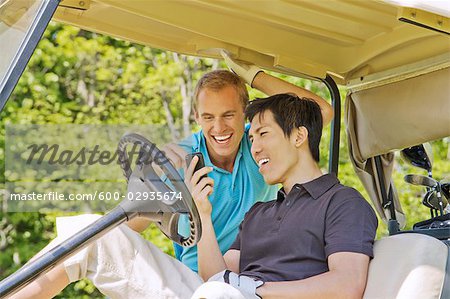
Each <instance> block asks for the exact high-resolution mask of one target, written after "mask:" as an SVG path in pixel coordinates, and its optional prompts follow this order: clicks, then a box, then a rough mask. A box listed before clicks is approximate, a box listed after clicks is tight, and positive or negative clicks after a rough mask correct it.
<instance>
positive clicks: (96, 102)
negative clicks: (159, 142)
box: [0, 23, 450, 298]
mask: <svg viewBox="0 0 450 299" xmlns="http://www.w3.org/2000/svg"><path fill="white" fill-rule="evenodd" d="M217 68H226V66H225V64H224V63H223V62H222V61H219V60H214V59H201V58H197V57H187V56H183V55H180V54H177V53H171V52H168V51H163V50H157V49H151V48H149V47H144V46H141V45H136V44H132V43H130V42H127V41H122V40H117V39H113V38H110V37H107V36H102V35H99V34H95V33H90V32H86V31H83V30H81V29H79V28H75V27H71V26H66V25H61V24H57V23H50V25H49V27H48V29H47V31H46V32H45V34H44V37H43V39H42V40H41V42H40V43H39V46H38V48H37V49H36V51H35V53H34V55H33V57H32V58H31V60H30V63H29V64H28V67H27V69H26V70H25V72H24V74H23V75H22V78H21V79H20V81H19V83H18V85H17V87H16V88H15V90H14V93H13V95H12V96H11V98H10V99H9V102H8V103H7V105H6V107H5V108H4V110H3V111H2V112H1V114H0V167H1V171H0V191H2V192H3V193H4V192H5V191H4V189H5V175H4V173H5V171H4V168H5V151H4V148H5V125H6V124H111V125H112V124H133V125H149V124H158V125H163V126H166V127H168V128H169V129H170V132H171V133H170V134H171V136H170V137H171V138H172V140H173V141H176V140H179V139H180V138H182V137H183V136H186V135H187V134H189V133H190V132H192V131H195V130H196V129H198V128H197V127H196V125H195V123H194V120H193V118H192V116H191V111H190V101H191V98H192V93H193V88H194V86H195V83H196V81H197V80H198V78H200V76H201V75H202V74H204V73H205V72H207V71H210V70H212V69H217ZM275 75H277V76H280V77H282V78H284V79H285V80H289V81H290V82H292V83H294V84H297V85H299V86H302V87H305V88H307V89H310V90H312V91H313V92H315V93H317V94H319V95H321V96H322V97H324V98H327V99H329V94H328V92H327V90H326V88H325V86H324V85H322V84H321V83H318V82H314V81H309V80H305V79H299V78H294V77H287V76H283V75H278V74H275ZM345 93H346V90H345V88H341V95H342V101H344V100H345ZM250 96H251V98H254V97H258V96H263V94H261V93H259V92H257V91H255V90H250ZM342 107H344V102H343V104H342ZM342 119H343V117H342ZM342 122H343V121H342ZM343 125H344V124H343V123H342V126H343ZM147 137H148V138H149V139H151V136H147ZM329 137H330V128H329V127H327V128H326V129H325V130H324V134H323V140H322V144H321V163H320V165H321V167H322V168H323V169H324V170H326V169H327V165H328V147H329V146H328V143H329ZM432 147H433V151H434V161H435V163H434V176H435V178H437V179H443V178H444V177H445V176H446V175H447V176H448V174H450V163H448V160H449V159H450V150H449V139H448V138H447V139H444V140H438V141H434V142H432ZM407 173H418V174H426V173H425V171H424V170H420V169H417V168H413V167H412V166H410V165H408V164H407V163H405V162H404V161H402V160H401V159H397V163H396V165H395V174H394V179H395V184H396V186H397V190H398V192H399V195H400V198H401V202H402V205H403V208H404V210H405V212H406V215H407V228H410V227H411V226H412V225H413V224H414V223H415V222H418V221H420V220H424V219H426V218H427V217H429V211H428V210H427V209H426V208H425V207H424V206H422V205H421V204H420V201H421V196H422V195H423V193H424V188H419V187H409V186H407V185H406V184H405V183H404V182H403V176H404V175H405V174H407ZM339 179H340V180H341V182H342V183H343V184H345V185H348V186H352V187H354V188H356V189H358V190H359V191H360V192H361V193H362V194H363V195H364V196H365V197H366V198H368V197H367V193H366V192H365V190H364V189H363V188H362V185H361V183H360V181H359V179H358V178H357V176H356V175H355V173H354V171H353V168H352V166H351V162H350V160H349V157H348V151H347V141H346V136H345V132H344V130H341V143H340V159H339ZM1 198H2V200H3V196H2V197H1ZM1 203H2V204H1V205H0V207H1V210H0V252H1V253H0V279H2V278H4V277H6V276H8V275H9V274H11V273H13V272H14V271H15V270H17V269H18V268H19V267H20V266H22V265H23V264H24V263H25V262H26V261H27V260H29V259H30V258H31V257H32V256H33V255H35V254H36V253H37V252H38V251H39V250H40V249H42V248H43V247H44V246H45V245H46V244H47V243H48V242H49V241H50V240H52V239H53V238H54V237H55V232H54V222H55V217H56V216H58V215H60V214H61V213H47V214H43V213H37V212H36V213H5V210H6V209H5V202H4V201H3V202H1ZM65 215H67V214H65ZM386 233H387V229H386V226H385V225H384V224H382V223H380V226H379V229H378V238H379V237H382V236H384V235H386ZM143 235H144V237H145V238H147V239H148V240H150V241H151V242H153V243H155V244H156V245H157V246H158V247H159V248H161V249H162V250H163V251H164V252H166V253H168V254H171V255H173V248H172V244H171V242H170V241H169V240H168V239H167V238H166V237H164V236H163V235H162V234H161V233H160V232H159V230H158V229H157V228H156V227H154V226H151V227H150V228H148V229H147V230H146V231H145V232H144V233H143ZM97 297H98V298H103V296H102V295H101V294H100V293H99V292H98V291H97V290H96V289H95V287H94V286H93V285H92V284H91V283H90V282H88V281H85V280H83V281H79V282H76V283H73V284H71V285H70V286H69V287H67V288H66V289H65V290H64V291H63V292H62V293H61V294H60V295H59V296H58V297H57V298H97Z"/></svg>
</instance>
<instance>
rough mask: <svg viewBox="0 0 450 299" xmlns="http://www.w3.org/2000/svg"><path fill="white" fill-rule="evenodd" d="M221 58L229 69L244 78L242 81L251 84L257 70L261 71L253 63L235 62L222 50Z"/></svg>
mask: <svg viewBox="0 0 450 299" xmlns="http://www.w3.org/2000/svg"><path fill="white" fill-rule="evenodd" d="M220 54H221V55H222V57H223V59H225V62H226V64H227V65H228V67H229V68H230V69H231V71H232V72H233V73H235V74H236V75H238V76H239V77H241V78H242V79H244V81H245V82H246V83H247V84H248V85H250V86H252V83H253V80H254V79H255V77H256V75H257V74H258V73H259V72H262V71H263V70H261V69H260V68H259V67H257V66H256V65H254V64H245V63H242V62H239V63H238V62H236V61H234V60H233V59H231V57H230V56H229V55H228V53H227V52H225V51H224V50H221V51H220Z"/></svg>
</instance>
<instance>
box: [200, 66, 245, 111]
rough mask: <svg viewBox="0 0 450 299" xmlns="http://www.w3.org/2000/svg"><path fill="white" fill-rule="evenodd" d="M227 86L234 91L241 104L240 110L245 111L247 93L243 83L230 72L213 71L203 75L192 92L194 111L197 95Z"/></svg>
mask: <svg viewBox="0 0 450 299" xmlns="http://www.w3.org/2000/svg"><path fill="white" fill-rule="evenodd" d="M227 86H232V87H234V88H235V89H236V91H237V93H238V95H239V99H240V100H241V103H242V108H243V109H245V108H246V107H247V105H248V92H247V88H246V87H245V83H244V81H243V80H242V79H241V78H240V77H239V76H238V75H236V74H234V73H232V72H230V71H227V70H215V71H212V72H209V73H206V74H204V75H203V76H202V77H201V78H200V80H199V81H198V82H197V85H196V86H195V90H194V101H193V108H194V111H197V103H198V95H199V94H200V92H201V91H202V90H204V89H210V90H213V91H219V90H221V89H223V88H225V87H227Z"/></svg>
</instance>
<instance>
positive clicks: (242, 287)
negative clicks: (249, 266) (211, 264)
mask: <svg viewBox="0 0 450 299" xmlns="http://www.w3.org/2000/svg"><path fill="white" fill-rule="evenodd" d="M208 281H220V282H225V283H228V284H229V285H231V286H232V287H234V288H235V289H237V290H239V291H240V292H241V293H242V295H243V296H244V297H245V298H250V299H261V297H259V296H258V295H257V294H256V289H257V288H259V287H260V286H262V285H263V284H264V282H263V281H261V280H255V279H253V278H251V277H248V276H244V275H238V274H236V273H234V272H231V271H230V270H224V271H222V272H219V273H217V274H215V275H214V276H212V277H211V278H210V279H209V280H208Z"/></svg>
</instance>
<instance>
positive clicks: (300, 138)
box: [295, 126, 308, 147]
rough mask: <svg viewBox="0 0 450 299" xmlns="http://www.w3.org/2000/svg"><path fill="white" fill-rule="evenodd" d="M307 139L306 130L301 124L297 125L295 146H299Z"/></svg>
mask: <svg viewBox="0 0 450 299" xmlns="http://www.w3.org/2000/svg"><path fill="white" fill-rule="evenodd" d="M307 140H308V130H307V129H306V128H305V127H303V126H302V127H298V128H297V134H296V136H295V146H296V147H300V146H301V145H302V144H303V143H305V141H307Z"/></svg>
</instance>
